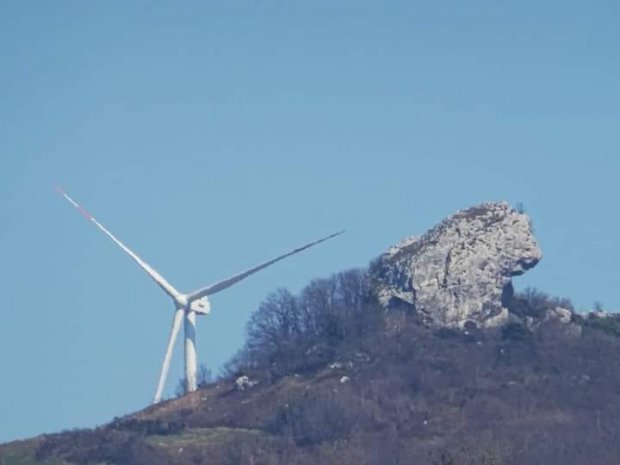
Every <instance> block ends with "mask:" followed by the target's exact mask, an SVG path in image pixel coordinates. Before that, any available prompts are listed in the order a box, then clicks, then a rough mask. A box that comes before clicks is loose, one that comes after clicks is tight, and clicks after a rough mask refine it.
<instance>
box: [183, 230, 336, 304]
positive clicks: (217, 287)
mask: <svg viewBox="0 0 620 465" xmlns="http://www.w3.org/2000/svg"><path fill="white" fill-rule="evenodd" d="M342 233H344V231H339V232H337V233H335V234H331V235H329V236H327V237H323V238H322V239H319V240H317V241H314V242H310V243H308V244H305V245H302V246H301V247H298V248H296V249H294V250H291V251H290V252H287V253H285V254H283V255H280V256H278V257H276V258H273V259H271V260H269V261H267V262H265V263H261V264H260V265H257V266H255V267H254V268H250V269H249V270H246V271H243V272H242V273H239V274H236V275H234V276H231V277H230V278H228V279H225V280H223V281H220V282H217V283H215V284H212V285H210V286H207V287H203V288H202V289H198V290H197V291H194V292H192V293H191V294H189V296H188V300H189V301H190V302H191V301H193V300H196V299H200V298H202V297H204V296H208V295H213V294H216V293H217V292H221V291H223V290H224V289H227V288H229V287H230V286H232V285H234V284H237V283H238V282H239V281H242V280H244V279H245V278H247V277H248V276H250V275H253V274H254V273H256V272H258V271H260V270H262V269H264V268H267V267H268V266H270V265H273V264H274V263H276V262H279V261H280V260H284V259H285V258H287V257H290V256H291V255H295V254H297V253H299V252H301V251H303V250H306V249H309V248H310V247H312V246H315V245H317V244H320V243H321V242H325V241H327V240H329V239H331V238H333V237H336V236H339V235H340V234H342Z"/></svg>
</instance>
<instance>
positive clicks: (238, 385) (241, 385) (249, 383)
mask: <svg viewBox="0 0 620 465" xmlns="http://www.w3.org/2000/svg"><path fill="white" fill-rule="evenodd" d="M257 384H258V381H254V380H251V379H250V378H249V377H247V376H245V375H243V376H239V377H238V378H237V379H236V380H235V389H236V390H237V391H245V390H246V389H250V388H252V387H254V386H256V385H257Z"/></svg>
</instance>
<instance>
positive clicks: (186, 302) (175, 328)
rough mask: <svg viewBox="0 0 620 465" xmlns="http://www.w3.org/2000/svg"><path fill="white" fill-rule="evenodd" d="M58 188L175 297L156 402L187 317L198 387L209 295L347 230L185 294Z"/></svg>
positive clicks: (189, 379)
mask: <svg viewBox="0 0 620 465" xmlns="http://www.w3.org/2000/svg"><path fill="white" fill-rule="evenodd" d="M56 189H57V190H58V192H59V193H60V194H61V195H62V196H63V197H64V198H65V199H67V200H68V201H69V202H70V203H71V204H72V205H73V206H74V207H75V208H77V209H78V210H79V211H80V212H81V213H82V215H84V216H85V217H86V218H87V219H88V220H90V221H92V222H93V223H94V224H95V226H97V228H99V229H100V230H101V231H102V232H103V233H104V234H105V235H107V236H108V237H109V238H110V239H112V240H113V241H114V242H115V243H116V245H118V246H119V247H120V248H121V249H123V250H124V251H125V252H126V253H127V254H128V255H129V256H130V257H131V258H132V259H133V260H134V261H135V262H136V263H138V265H140V267H141V268H142V269H143V270H144V271H145V272H146V273H147V274H148V275H149V276H150V277H151V278H152V279H153V280H154V281H155V282H156V283H157V284H158V285H159V287H161V288H162V289H163V291H164V292H165V293H166V294H168V295H169V296H170V297H171V298H172V300H173V302H174V305H175V309H176V310H175V312H174V318H173V319H172V328H171V329H170V336H169V338H168V345H167V347H166V354H165V355H164V361H163V363H162V366H161V373H160V375H159V382H158V383H157V390H156V392H155V398H154V400H153V403H157V402H159V401H160V400H161V397H162V393H163V390H164V385H165V383H166V378H167V376H168V369H169V368H170V360H171V358H172V350H173V348H174V343H175V341H176V338H177V334H178V333H179V329H180V328H181V322H182V321H183V320H185V327H184V329H185V391H186V392H192V391H195V390H196V388H197V386H196V372H197V361H196V314H199V315H206V314H208V313H209V312H210V309H211V305H210V303H209V300H208V296H210V295H213V294H216V293H218V292H220V291H223V290H224V289H227V288H229V287H230V286H232V285H234V284H236V283H238V282H239V281H241V280H243V279H245V278H247V277H248V276H250V275H252V274H254V273H256V272H257V271H260V270H262V269H263V268H267V267H268V266H270V265H273V264H274V263H276V262H278V261H280V260H282V259H284V258H286V257H290V256H291V255H294V254H296V253H299V252H301V251H302V250H305V249H308V248H310V247H312V246H314V245H317V244H319V243H321V242H324V241H326V240H328V239H331V238H332V237H336V236H338V235H340V234H342V233H343V232H344V231H340V232H337V233H335V234H331V235H329V236H327V237H323V238H322V239H319V240H317V241H314V242H310V243H308V244H305V245H302V246H301V247H298V248H296V249H294V250H291V251H290V252H287V253H285V254H282V255H280V256H278V257H275V258H273V259H271V260H269V261H266V262H264V263H261V264H260V265H257V266H255V267H253V268H250V269H249V270H246V271H244V272H242V273H239V274H236V275H234V276H232V277H230V278H228V279H224V280H223V281H219V282H217V283H215V284H212V285H210V286H206V287H203V288H201V289H198V290H196V291H194V292H190V293H189V294H183V293H181V292H179V291H178V290H176V289H175V288H174V287H173V286H172V285H171V284H170V283H169V282H168V281H166V280H165V279H164V278H163V276H161V275H160V274H159V273H158V272H157V271H155V270H154V269H153V268H151V266H149V264H148V263H146V262H145V261H144V260H142V259H141V258H140V257H138V256H137V255H136V254H135V253H134V252H133V251H132V250H131V249H129V247H127V246H126V245H125V244H123V243H122V242H121V241H119V240H118V239H117V238H116V237H115V236H114V235H113V234H112V233H111V232H110V231H108V230H107V229H106V228H105V227H104V226H103V225H102V224H101V223H99V222H98V221H97V220H96V219H95V218H94V217H93V216H92V215H91V214H90V213H88V212H87V211H86V210H85V209H84V208H82V207H81V206H80V205H78V203H77V202H76V201H75V200H73V199H72V198H71V197H69V196H68V195H67V194H66V193H65V192H64V191H63V190H62V189H61V188H60V187H57V188H56Z"/></svg>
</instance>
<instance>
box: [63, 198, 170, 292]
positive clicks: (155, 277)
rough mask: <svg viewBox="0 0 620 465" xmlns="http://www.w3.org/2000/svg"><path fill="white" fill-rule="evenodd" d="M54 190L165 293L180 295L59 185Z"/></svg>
mask: <svg viewBox="0 0 620 465" xmlns="http://www.w3.org/2000/svg"><path fill="white" fill-rule="evenodd" d="M56 191H58V193H59V194H60V195H62V196H63V197H64V198H65V199H66V200H67V201H68V202H69V203H70V204H71V205H73V206H74V207H75V208H77V210H78V211H79V212H80V213H81V214H82V215H83V216H84V217H86V219H88V220H89V221H92V222H93V223H94V225H95V226H97V228H99V229H100V230H101V231H102V232H103V233H104V234H105V235H106V236H108V237H109V238H110V239H112V240H113V241H114V242H115V243H116V245H118V246H119V247H120V248H121V249H123V250H124V251H125V252H126V253H127V255H129V256H130V257H131V258H132V259H133V260H134V261H135V262H136V263H137V264H138V265H140V267H141V268H142V269H143V270H144V271H145V272H146V273H147V274H148V275H149V276H150V277H151V278H152V279H153V280H154V281H155V282H156V283H157V284H158V285H159V287H161V288H162V289H163V290H164V292H165V293H166V294H168V295H169V296H170V297H172V298H173V299H175V300H176V298H177V297H178V296H179V295H180V293H179V291H177V290H176V289H175V288H174V287H173V286H172V285H171V284H170V283H169V282H168V281H166V280H165V279H164V277H163V276H161V275H160V274H159V273H158V272H157V271H155V270H154V269H153V268H151V266H150V265H149V264H148V263H146V262H145V261H144V260H142V259H141V258H140V257H138V256H137V255H136V254H135V253H134V252H133V251H132V250H131V249H130V248H129V247H127V246H126V245H125V244H123V243H122V242H121V241H119V240H118V239H117V238H116V237H115V236H114V235H113V234H112V233H111V232H110V231H108V230H107V229H106V228H105V227H104V226H103V225H102V224H101V223H99V222H98V221H97V220H96V219H95V217H94V216H93V215H91V214H90V213H88V212H87V211H86V210H85V209H84V208H82V206H81V205H79V204H78V203H77V202H76V201H75V200H73V199H72V198H71V197H69V196H68V195H67V193H66V192H65V191H64V190H62V188H61V187H58V186H57V187H56Z"/></svg>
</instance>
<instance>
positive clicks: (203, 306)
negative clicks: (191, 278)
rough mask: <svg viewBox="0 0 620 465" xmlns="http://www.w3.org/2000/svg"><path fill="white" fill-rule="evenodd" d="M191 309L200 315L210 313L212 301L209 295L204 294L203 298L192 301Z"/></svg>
mask: <svg viewBox="0 0 620 465" xmlns="http://www.w3.org/2000/svg"><path fill="white" fill-rule="evenodd" d="M189 309H190V310H191V311H192V312H196V313H198V314H199V315H208V314H209V312H211V303H210V302H209V299H208V298H207V296H204V297H203V298H201V299H197V300H194V301H192V303H191V304H189Z"/></svg>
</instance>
